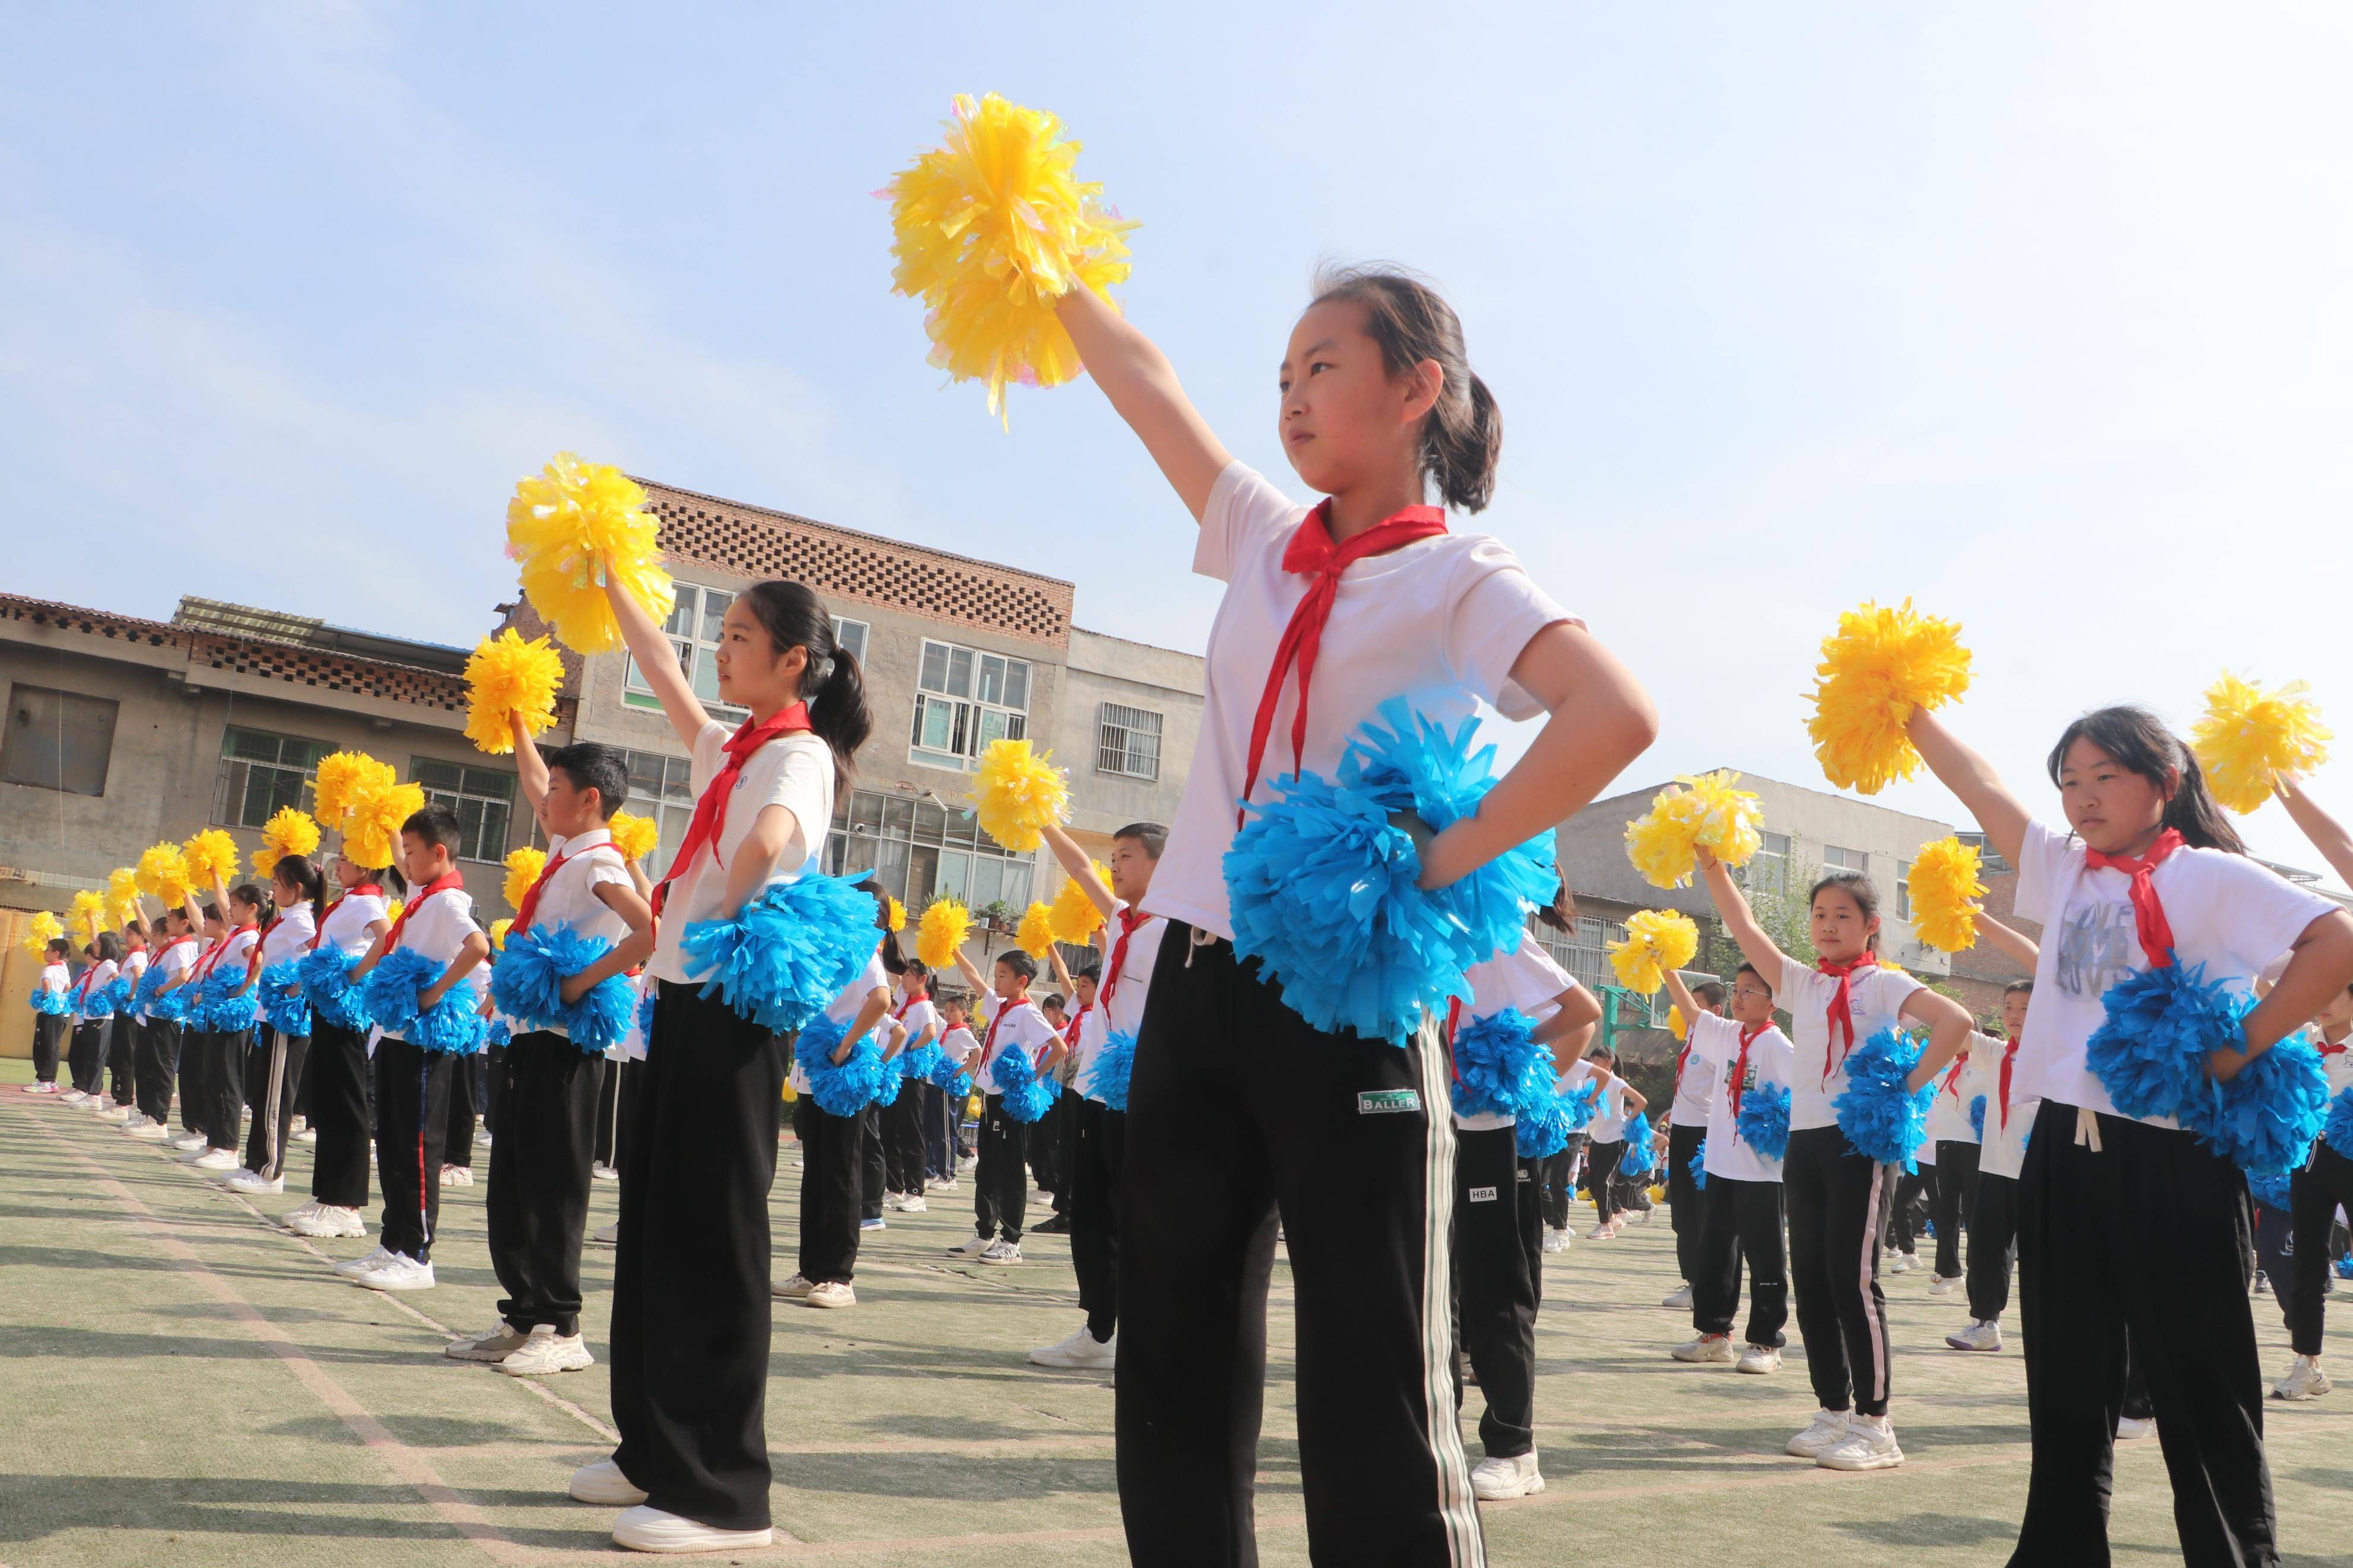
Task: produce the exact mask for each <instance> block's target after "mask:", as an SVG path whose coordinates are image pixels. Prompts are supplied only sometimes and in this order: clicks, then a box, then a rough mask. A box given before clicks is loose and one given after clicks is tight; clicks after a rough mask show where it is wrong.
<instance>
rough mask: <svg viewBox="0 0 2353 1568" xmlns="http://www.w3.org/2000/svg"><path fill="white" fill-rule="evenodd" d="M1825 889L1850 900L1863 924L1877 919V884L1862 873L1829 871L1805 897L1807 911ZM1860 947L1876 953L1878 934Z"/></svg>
mask: <svg viewBox="0 0 2353 1568" xmlns="http://www.w3.org/2000/svg"><path fill="white" fill-rule="evenodd" d="M1825 888H1836V889H1838V890H1839V891H1840V892H1841V893H1844V894H1845V895H1846V896H1847V897H1848V898H1850V899H1852V900H1854V907H1855V908H1856V909H1858V910H1862V923H1863V924H1865V925H1869V924H1870V923H1871V922H1872V921H1874V920H1876V919H1878V918H1879V884H1878V883H1876V882H1874V881H1873V880H1872V879H1870V878H1869V877H1866V876H1864V875H1863V874H1862V872H1860V871H1831V872H1829V873H1827V874H1825V875H1824V876H1823V878H1822V879H1821V880H1820V881H1818V882H1816V883H1815V884H1814V886H1813V889H1812V891H1810V892H1809V893H1808V894H1807V895H1806V908H1807V909H1808V910H1811V909H1812V908H1813V907H1814V900H1816V899H1819V898H1820V897H1821V896H1822V889H1825ZM1862 945H1863V947H1864V948H1865V949H1866V950H1867V951H1869V952H1878V951H1879V933H1878V932H1877V931H1873V932H1871V933H1870V934H1869V935H1867V936H1865V937H1864V938H1863V939H1862ZM1757 978H1758V979H1760V980H1761V979H1763V978H1764V976H1763V975H1758V976H1757Z"/></svg>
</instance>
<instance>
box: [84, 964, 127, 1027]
mask: <svg viewBox="0 0 2353 1568" xmlns="http://www.w3.org/2000/svg"><path fill="white" fill-rule="evenodd" d="M119 972H120V966H119V965H118V964H116V963H115V962H114V960H112V959H111V958H101V959H100V960H99V961H98V962H97V963H93V964H91V965H90V967H89V968H88V969H86V970H84V971H82V973H84V974H85V975H87V976H89V978H90V984H87V985H79V984H77V985H76V986H75V987H74V1016H76V1017H78V1018H81V1019H83V1020H85V1021H86V1020H88V1018H89V1017H90V997H91V996H93V995H96V994H99V993H100V992H102V991H104V990H105V989H106V988H107V987H108V986H110V985H111V984H114V977H115V975H116V974H117V973H119ZM104 1016H108V1017H111V1016H113V1009H112V1008H111V1007H109V1008H108V1010H107V1012H106V1014H105V1015H104Z"/></svg>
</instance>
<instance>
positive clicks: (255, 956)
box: [245, 915, 286, 980]
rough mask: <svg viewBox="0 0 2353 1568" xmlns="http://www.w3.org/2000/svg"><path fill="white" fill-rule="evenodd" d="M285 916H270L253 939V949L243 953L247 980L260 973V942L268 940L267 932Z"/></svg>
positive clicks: (275, 928)
mask: <svg viewBox="0 0 2353 1568" xmlns="http://www.w3.org/2000/svg"><path fill="white" fill-rule="evenodd" d="M285 918H286V917H285V916H284V915H272V916H270V917H269V924H268V925H266V926H263V927H262V928H261V934H260V935H259V936H258V937H255V938H254V939H253V951H252V952H248V953H247V954H246V955H245V977H246V978H247V979H248V980H250V979H252V978H253V977H254V976H255V975H257V974H259V973H261V944H262V943H263V942H268V941H269V933H270V932H271V931H276V930H277V929H278V922H279V921H282V920H284V919H285Z"/></svg>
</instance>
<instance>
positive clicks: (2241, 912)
mask: <svg viewBox="0 0 2353 1568" xmlns="http://www.w3.org/2000/svg"><path fill="white" fill-rule="evenodd" d="M2151 883H2152V885H2153V886H2154V887H2155V889H2156V890H2157V900H2158V903H2159V904H2160V905H2161V906H2163V908H2164V910H2165V919H2166V923H2167V924H2168V925H2169V926H2171V927H2172V928H2173V948H2174V952H2175V954H2176V956H2177V957H2178V958H2179V961H2180V962H2181V963H2185V964H2200V963H2202V964H2204V965H2205V966H2206V978H2207V980H2208V981H2210V982H2213V981H2220V982H2221V983H2222V984H2225V985H2227V986H2228V987H2230V988H2231V989H2232V990H2234V991H2241V992H2252V991H2253V982H2254V978H2255V977H2256V976H2257V975H2259V974H2261V973H2263V970H2264V967H2265V966H2266V965H2267V964H2269V963H2271V962H2272V961H2273V960H2274V959H2275V958H2276V957H2278V956H2279V955H2280V954H2281V953H2283V952H2286V951H2287V950H2288V949H2289V948H2291V947H2293V946H2295V941H2296V939H2297V938H2298V937H2300V936H2302V935H2303V934H2304V931H2305V928H2306V927H2307V926H2309V925H2310V924H2312V922H2313V921H2316V920H2318V919H2319V918H2320V917H2321V916H2323V915H2325V914H2327V913H2329V912H2330V911H2331V910H2335V909H2336V908H2337V905H2336V904H2335V903H2333V902H2331V901H2330V900H2327V899H2325V898H2323V897H2321V896H2320V895H2319V894H2318V893H2316V892H2312V891H2310V890H2308V889H2304V888H2299V887H2297V886H2296V885H2295V883H2293V882H2290V881H2289V880H2287V879H2285V878H2284V877H2281V876H2277V875H2275V874H2274V873H2273V872H2270V871H2267V870H2265V869H2263V867H2261V866H2259V865H2257V864H2256V863H2255V862H2254V861H2253V860H2250V859H2248V858H2246V857H2245V856H2243V855H2232V854H2231V853H2229V852H2228V851H2225V850H2221V849H2191V848H2183V849H2177V850H2175V851H2174V852H2173V853H2172V854H2170V855H2168V856H2167V857H2166V858H2164V860H2162V861H2161V862H2159V863H2158V867H2157V868H2156V870H2155V871H2154V872H2153V873H2151ZM2131 889H2132V879H2131V878H2130V877H2127V876H2126V874H2125V873H2124V872H2122V871H2118V870H2116V869H2114V868H2102V869H2099V870H2094V869H2093V868H2092V867H2091V865H2090V863H2089V862H2088V860H2087V859H2086V858H2085V850H2084V843H2083V840H2081V839H2079V838H2077V837H2074V835H2073V834H2072V833H2061V832H2060V831H2058V830H2057V829H2056V828H2052V827H2050V826H2046V825H2044V824H2042V823H2040V822H2030V823H2028V824H2027V825H2026V837H2025V843H2024V845H2023V847H2021V852H2020V856H2019V867H2018V898H2017V908H2018V912H2019V913H2020V914H2021V915H2023V916H2025V917H2026V918H2027V919H2028V920H2031V921H2041V922H2042V927H2043V933H2042V957H2041V958H2040V959H2039V960H2038V961H2037V962H2036V963H2035V966H2034V1000H2033V1002H2032V1004H2031V1005H2029V1006H2028V1008H2027V1011H2026V1028H2025V1030H2024V1039H2023V1041H2022V1043H2021V1046H2020V1047H2019V1054H2018V1067H2017V1071H2016V1073H2015V1075H2014V1078H2013V1079H2012V1082H2013V1086H2014V1088H2015V1089H2016V1090H2017V1091H2020V1092H2022V1093H2024V1094H2026V1095H2029V1096H2031V1097H2033V1098H2036V1099H2040V1100H2057V1101H2059V1102H2060V1103H2061V1104H2063V1105H2073V1106H2076V1107H2078V1108H2088V1109H2090V1110H2096V1111H2101V1112H2104V1113H2105V1114H2107V1115H2111V1116H2113V1115H2115V1114H2116V1104H2115V1102H2114V1101H2112V1100H2109V1098H2108V1091H2107V1089H2105V1087H2103V1086H2102V1085H2101V1083H2100V1080H2099V1079H2097V1078H2096V1077H2094V1076H2093V1073H2092V1070H2091V1068H2089V1067H2088V1066H2086V1065H2085V1061H2084V1046H2085V1044H2086V1043H2087V1042H2088V1041H2089V1040H2090V1039H2091V1037H2092V1034H2093V1031H2094V1030H2096V1029H2097V1028H2098V1027H2099V1026H2101V1024H2103V1023H2104V1022H2105V1021H2106V1018H2107V1009H2106V1007H2105V1005H2104V1004H2103V1000H2102V999H2103V998H2104V997H2105V996H2106V994H2107V992H2108V988H2109V987H2110V986H2112V985H2114V984H2116V983H2117V982H2118V981H2120V980H2122V979H2124V978H2126V976H2127V975H2129V974H2131V973H2134V972H2136V971H2137V970H2143V969H2147V967H2148V955H2147V954H2146V953H2144V952H2141V947H2140V934H2139V927H2138V925H2137V922H2136V921H2135V918H2134V915H2133V907H2132V897H2131ZM2142 1120H2144V1121H2148V1122H2149V1123H2150V1125H2152V1126H2157V1127H2170V1126H2173V1125H2174V1123H2173V1121H2171V1120H2170V1119H2169V1118H2159V1117H2145V1118H2143V1119H2142Z"/></svg>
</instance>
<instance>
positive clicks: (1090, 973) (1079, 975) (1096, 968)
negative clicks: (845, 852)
mask: <svg viewBox="0 0 2353 1568" xmlns="http://www.w3.org/2000/svg"><path fill="white" fill-rule="evenodd" d="M1071 979H1073V980H1092V981H1094V982H1095V983H1096V984H1102V983H1103V965H1102V964H1100V963H1092V962H1089V963H1082V964H1080V965H1079V966H1078V967H1077V968H1076V969H1073V970H1071ZM2348 990H2353V987H2348Z"/></svg>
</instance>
